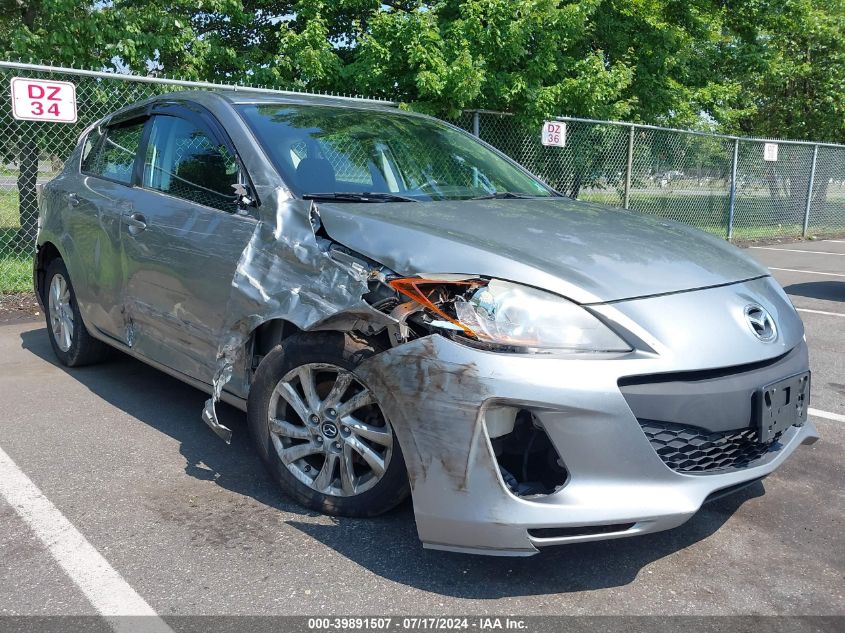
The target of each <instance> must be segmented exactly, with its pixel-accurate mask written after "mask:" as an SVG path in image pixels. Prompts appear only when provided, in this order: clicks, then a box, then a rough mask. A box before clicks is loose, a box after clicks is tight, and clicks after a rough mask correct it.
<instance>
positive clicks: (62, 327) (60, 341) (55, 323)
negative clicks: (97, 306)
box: [47, 273, 74, 352]
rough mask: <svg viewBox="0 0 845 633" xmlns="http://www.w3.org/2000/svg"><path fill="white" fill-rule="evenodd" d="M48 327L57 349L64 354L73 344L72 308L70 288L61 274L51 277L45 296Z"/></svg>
mask: <svg viewBox="0 0 845 633" xmlns="http://www.w3.org/2000/svg"><path fill="white" fill-rule="evenodd" d="M47 307H48V310H49V313H50V327H51V328H52V330H53V338H54V339H55V341H56V345H58V347H59V349H60V350H62V351H63V352H66V351H68V350H69V349H70V346H71V344H72V342H73V327H74V326H73V308H72V307H71V305H70V287H69V286H68V283H67V281H66V280H65V278H64V277H63V276H62V275H61V274H58V273H57V274H55V275H53V279H52V280H51V281H50V290H49V292H48V295H47Z"/></svg>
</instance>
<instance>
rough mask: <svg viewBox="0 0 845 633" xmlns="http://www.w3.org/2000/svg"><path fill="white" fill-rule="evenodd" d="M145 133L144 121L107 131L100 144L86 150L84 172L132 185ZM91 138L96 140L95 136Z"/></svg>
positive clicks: (83, 163) (83, 162) (83, 160)
mask: <svg viewBox="0 0 845 633" xmlns="http://www.w3.org/2000/svg"><path fill="white" fill-rule="evenodd" d="M143 131H144V123H143V121H141V122H139V123H132V124H129V125H121V126H120V127H113V128H109V129H107V130H106V134H105V137H104V138H102V139H100V141H99V143H97V144H96V145H93V146H92V147H90V148H86V150H87V152H86V154H85V156H84V158H83V159H82V171H83V172H85V173H88V174H93V175H95V176H102V177H103V178H108V179H110V180H116V181H117V182H122V183H124V184H127V185H128V184H130V183H131V182H132V168H133V167H134V165H135V157H136V156H137V155H138V150H139V149H140V147H141V135H142V134H143ZM90 138H91V139H92V140H94V139H93V134H92V136H91V137H90Z"/></svg>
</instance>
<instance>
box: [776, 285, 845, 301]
mask: <svg viewBox="0 0 845 633" xmlns="http://www.w3.org/2000/svg"><path fill="white" fill-rule="evenodd" d="M784 290H785V291H786V294H788V295H795V296H797V297H807V298H808V299H823V300H825V301H845V281H808V282H805V283H801V284H792V285H789V286H786V287H785V288H784Z"/></svg>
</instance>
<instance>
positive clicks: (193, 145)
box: [143, 115, 238, 212]
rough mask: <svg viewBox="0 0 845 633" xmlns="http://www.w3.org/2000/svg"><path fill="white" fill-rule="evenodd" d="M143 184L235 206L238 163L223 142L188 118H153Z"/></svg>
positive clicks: (199, 200) (216, 205) (228, 207)
mask: <svg viewBox="0 0 845 633" xmlns="http://www.w3.org/2000/svg"><path fill="white" fill-rule="evenodd" d="M143 182H144V186H145V187H148V188H150V189H156V190H158V191H162V192H164V193H168V194H170V195H172V196H176V197H179V198H184V199H185V200H190V201H191V202H196V203H198V204H203V205H205V206H208V207H213V208H215V209H220V210H222V211H230V212H233V211H235V210H236V208H237V204H236V201H237V198H236V196H235V189H234V185H236V184H237V183H238V163H237V161H236V160H235V157H234V156H233V155H232V153H231V152H230V151H229V150H228V149H227V148H226V146H225V145H222V144H221V143H218V142H217V141H216V140H214V139H213V138H212V137H211V136H210V135H209V134H208V133H206V132H205V130H203V129H201V128H199V127H197V126H196V125H194V124H193V123H191V122H190V121H187V120H185V119H180V118H178V117H173V116H163V115H162V116H157V117H155V118H153V123H152V129H151V130H150V140H149V144H148V145H147V155H146V158H145V160H144V181H143Z"/></svg>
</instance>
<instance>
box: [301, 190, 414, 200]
mask: <svg viewBox="0 0 845 633" xmlns="http://www.w3.org/2000/svg"><path fill="white" fill-rule="evenodd" d="M302 199H303V200H337V201H338V202H419V200H416V199H414V198H409V197H408V196H400V195H399V194H398V193H385V192H382V191H365V192H363V193H359V192H357V191H332V192H326V193H304V194H302Z"/></svg>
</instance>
